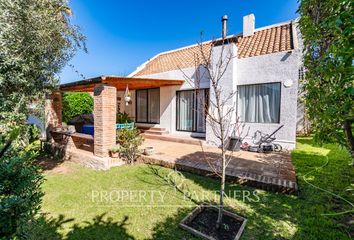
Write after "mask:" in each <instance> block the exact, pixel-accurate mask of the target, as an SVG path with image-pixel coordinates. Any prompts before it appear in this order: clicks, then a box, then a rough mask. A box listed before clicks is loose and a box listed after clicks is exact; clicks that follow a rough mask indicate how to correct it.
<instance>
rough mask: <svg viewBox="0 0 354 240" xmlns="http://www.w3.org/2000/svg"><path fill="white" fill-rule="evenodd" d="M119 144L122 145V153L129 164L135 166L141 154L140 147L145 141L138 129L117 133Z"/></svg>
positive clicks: (122, 130) (124, 129)
mask: <svg viewBox="0 0 354 240" xmlns="http://www.w3.org/2000/svg"><path fill="white" fill-rule="evenodd" d="M117 138H118V143H119V144H120V153H122V155H123V157H124V158H125V160H126V161H127V162H128V163H129V164H133V163H134V162H135V161H136V159H137V157H138V153H139V149H138V148H139V146H141V144H142V143H143V141H144V138H143V137H142V136H141V135H140V131H139V130H138V129H137V128H135V127H134V128H132V129H128V128H123V129H121V130H119V131H117Z"/></svg>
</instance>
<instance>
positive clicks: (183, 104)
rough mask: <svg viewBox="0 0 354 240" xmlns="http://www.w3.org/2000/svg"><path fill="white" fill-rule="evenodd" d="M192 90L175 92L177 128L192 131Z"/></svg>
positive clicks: (193, 105)
mask: <svg viewBox="0 0 354 240" xmlns="http://www.w3.org/2000/svg"><path fill="white" fill-rule="evenodd" d="M194 93H195V92H194V91H192V90H191V91H180V92H177V130H178V131H189V132H194V131H195V126H194V122H195V121H194V118H195V113H194V112H195V101H194V100H195V97H194Z"/></svg>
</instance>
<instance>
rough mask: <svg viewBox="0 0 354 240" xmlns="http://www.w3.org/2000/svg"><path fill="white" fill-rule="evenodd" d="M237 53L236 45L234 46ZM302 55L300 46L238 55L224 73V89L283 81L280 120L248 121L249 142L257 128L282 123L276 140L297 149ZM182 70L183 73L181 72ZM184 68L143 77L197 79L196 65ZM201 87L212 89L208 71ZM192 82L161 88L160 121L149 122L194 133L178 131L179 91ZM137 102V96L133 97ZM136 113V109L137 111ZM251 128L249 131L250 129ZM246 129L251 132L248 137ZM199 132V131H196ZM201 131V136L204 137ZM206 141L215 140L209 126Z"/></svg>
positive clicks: (265, 129)
mask: <svg viewBox="0 0 354 240" xmlns="http://www.w3.org/2000/svg"><path fill="white" fill-rule="evenodd" d="M232 51H234V52H235V53H236V51H237V48H236V46H233V50H232ZM300 57H301V55H300V53H299V50H298V48H297V46H295V50H293V51H290V52H280V53H274V54H267V55H261V56H256V57H250V58H242V59H237V58H235V59H234V61H233V62H232V63H230V69H229V70H228V71H227V72H226V73H225V75H224V84H223V86H224V88H225V89H228V90H231V89H232V90H235V89H236V86H237V85H244V84H257V83H272V82H281V109H280V123H279V124H269V123H247V124H245V130H244V137H246V141H248V142H250V138H251V136H252V135H253V134H254V132H255V131H257V130H261V131H262V132H264V133H271V132H272V131H273V130H275V129H276V128H277V127H279V126H280V125H282V124H283V125H284V127H283V128H282V129H281V130H280V131H279V132H278V133H277V134H276V135H275V136H276V137H277V142H279V143H280V144H282V146H283V147H284V148H285V149H293V148H295V143H296V119H297V95H298V69H299V67H300V65H301V61H299V59H300ZM182 71H183V72H182ZM182 71H181V70H173V71H168V72H163V73H157V74H151V75H145V76H141V77H144V78H157V79H159V78H160V79H185V77H184V74H186V75H187V76H189V78H190V79H191V80H192V82H193V80H195V71H196V69H195V68H194V67H192V68H186V69H182ZM286 80H291V81H292V82H293V84H292V86H291V87H289V88H286V87H284V81H286ZM200 85H201V87H202V88H209V87H210V82H209V79H208V77H207V75H206V74H204V78H203V79H202V80H201V83H200ZM193 88H194V85H193V83H192V84H190V83H189V82H188V81H186V82H185V83H184V84H183V85H182V86H169V87H161V88H160V114H161V120H160V124H156V125H151V124H150V125H147V126H156V127H163V128H166V129H167V130H168V131H169V132H170V133H178V134H181V135H193V133H186V132H178V131H176V91H177V90H185V89H193ZM134 101H135V97H134ZM134 112H135V111H134ZM247 130H249V131H247ZM246 132H248V134H247V136H246V134H245V133H246ZM197 135H198V134H197ZM203 135H204V134H202V135H201V136H203ZM206 140H207V141H209V142H210V143H211V142H214V141H215V139H214V138H213V136H212V133H211V130H210V128H208V126H207V134H206Z"/></svg>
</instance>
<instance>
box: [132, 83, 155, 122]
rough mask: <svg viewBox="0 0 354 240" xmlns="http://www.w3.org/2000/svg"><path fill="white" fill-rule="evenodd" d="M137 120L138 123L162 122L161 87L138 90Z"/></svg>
mask: <svg viewBox="0 0 354 240" xmlns="http://www.w3.org/2000/svg"><path fill="white" fill-rule="evenodd" d="M136 120H137V122H138V123H159V122H160V89H159V88H152V89H141V90H136Z"/></svg>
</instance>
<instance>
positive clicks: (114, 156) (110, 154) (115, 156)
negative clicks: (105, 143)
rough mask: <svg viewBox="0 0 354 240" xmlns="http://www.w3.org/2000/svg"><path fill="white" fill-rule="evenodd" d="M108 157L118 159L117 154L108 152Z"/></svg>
mask: <svg viewBox="0 0 354 240" xmlns="http://www.w3.org/2000/svg"><path fill="white" fill-rule="evenodd" d="M109 156H110V157H111V158H119V152H111V151H109Z"/></svg>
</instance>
